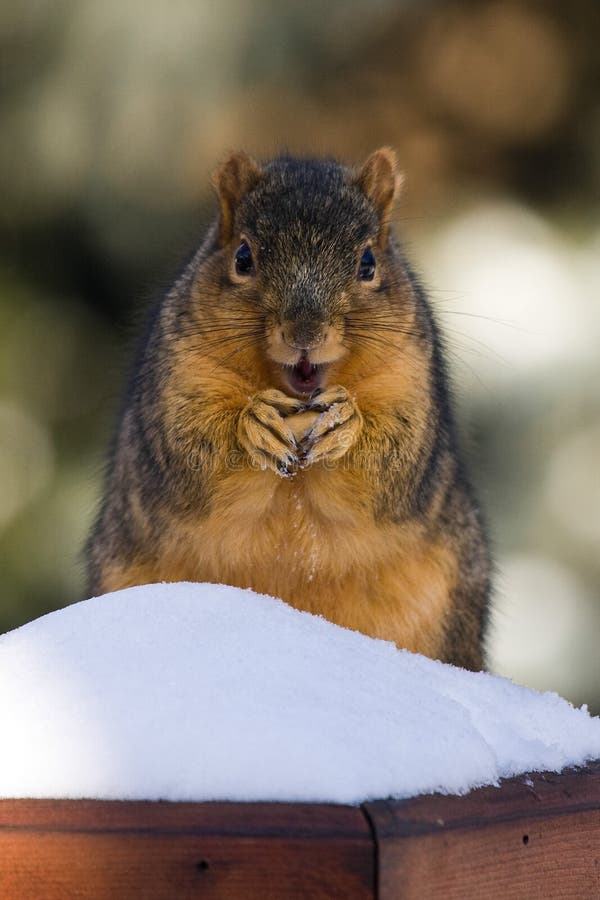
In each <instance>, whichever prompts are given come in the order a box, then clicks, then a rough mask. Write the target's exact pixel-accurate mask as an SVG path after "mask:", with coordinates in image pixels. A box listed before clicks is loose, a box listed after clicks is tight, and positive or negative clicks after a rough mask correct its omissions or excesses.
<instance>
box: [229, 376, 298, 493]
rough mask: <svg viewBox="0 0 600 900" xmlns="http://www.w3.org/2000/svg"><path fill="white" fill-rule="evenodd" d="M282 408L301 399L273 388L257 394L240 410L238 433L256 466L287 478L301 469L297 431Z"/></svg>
mask: <svg viewBox="0 0 600 900" xmlns="http://www.w3.org/2000/svg"><path fill="white" fill-rule="evenodd" d="M288 401H289V402H288ZM283 408H287V409H289V410H290V412H291V411H292V410H296V409H297V408H298V403H297V401H295V400H292V398H290V397H286V395H285V394H283V393H282V392H281V391H276V390H274V389H271V390H267V391H262V392H260V393H258V394H256V395H255V396H254V397H252V398H251V400H250V402H249V403H248V405H247V406H246V407H244V409H243V410H242V412H241V414H240V418H239V421H238V429H237V436H238V441H239V443H240V444H241V446H242V447H243V448H244V450H245V451H246V452H247V454H248V456H249V457H250V461H251V464H252V465H253V466H254V467H256V468H259V469H271V471H274V472H276V473H277V474H278V475H281V476H283V477H286V478H287V477H289V476H291V475H294V474H295V473H296V471H297V470H298V466H299V459H298V455H297V449H298V446H297V443H296V438H295V436H294V432H293V431H292V429H291V428H290V427H289V426H288V425H287V424H286V420H285V416H283V415H282V414H281V412H280V410H281V409H283Z"/></svg>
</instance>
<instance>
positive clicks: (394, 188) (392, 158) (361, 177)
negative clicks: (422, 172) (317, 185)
mask: <svg viewBox="0 0 600 900" xmlns="http://www.w3.org/2000/svg"><path fill="white" fill-rule="evenodd" d="M403 180H404V176H403V175H402V174H401V173H400V172H398V160H397V158H396V154H395V153H394V151H393V150H392V149H391V148H390V147H381V148H380V149H379V150H375V152H374V153H371V155H370V156H369V158H368V159H367V161H366V162H365V163H364V165H363V166H362V168H361V169H360V170H359V171H358V173H357V174H356V175H355V177H354V184H355V185H356V186H357V187H358V188H359V190H361V191H362V192H363V194H365V196H366V197H368V199H369V200H370V201H371V203H372V204H373V206H374V207H375V209H376V210H377V213H378V215H379V220H380V222H381V227H380V232H379V241H380V244H382V245H383V244H385V242H386V240H387V233H388V229H389V226H390V221H391V217H392V210H393V208H394V200H395V199H396V197H397V195H398V192H399V190H400V187H401V185H402V182H403Z"/></svg>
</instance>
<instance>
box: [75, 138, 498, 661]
mask: <svg viewBox="0 0 600 900" xmlns="http://www.w3.org/2000/svg"><path fill="white" fill-rule="evenodd" d="M400 181H401V179H400V176H399V175H398V172H397V164H396V159H395V156H394V154H393V152H392V151H391V150H389V149H387V148H383V149H381V150H378V151H376V152H375V153H373V154H372V155H371V156H370V157H369V158H368V159H367V161H366V162H365V164H364V165H363V166H362V167H360V168H359V169H358V170H351V169H347V168H345V167H344V166H341V165H339V164H337V163H335V162H331V161H317V160H302V159H293V158H289V157H283V158H280V159H275V160H272V161H271V162H268V163H266V164H264V165H260V164H258V163H256V162H255V161H254V160H252V159H250V157H248V156H247V155H246V154H244V153H236V154H233V155H232V156H231V157H230V158H229V159H228V160H226V161H225V163H224V164H223V165H222V166H221V167H220V168H219V169H218V170H217V172H216V173H215V177H214V184H215V186H216V189H217V193H218V198H219V204H220V209H219V215H218V219H217V220H216V221H215V223H214V224H213V225H212V227H211V228H210V230H209V232H208V235H207V237H206V239H205V241H204V243H203V244H202V246H201V247H200V249H199V250H198V252H197V253H196V255H195V257H194V258H193V259H192V261H191V262H190V263H189V265H188V267H187V269H186V270H185V272H184V274H183V275H182V276H181V278H180V279H179V280H178V281H177V282H176V283H175V284H174V286H173V287H172V288H171V290H170V291H169V292H168V293H167V294H166V295H165V297H164V298H162V300H161V301H160V303H159V304H158V306H157V308H156V309H155V310H153V312H152V318H151V320H150V323H149V328H148V330H147V334H146V336H145V340H144V343H143V345H142V346H141V348H140V351H139V353H138V357H137V359H136V362H135V369H134V377H133V378H132V379H131V381H130V387H129V392H128V394H127V397H126V401H125V404H124V406H123V410H122V414H121V417H120V420H119V424H118V428H117V434H116V437H115V441H114V443H113V449H112V453H111V457H110V460H109V465H108V470H107V475H106V481H105V489H104V496H103V501H102V505H101V508H100V511H99V514H98V518H97V521H96V524H95V527H94V529H93V532H92V535H91V537H90V540H89V542H88V546H87V563H88V573H89V592H90V594H92V593H94V594H98V593H102V592H106V591H111V590H116V589H118V588H122V587H127V586H129V585H133V584H144V583H149V582H160V581H183V580H192V581H209V582H223V583H228V584H233V585H238V586H240V587H251V588H254V589H255V590H256V591H260V592H264V593H267V594H272V595H274V596H277V597H281V598H282V599H283V600H285V601H287V602H288V603H290V604H292V605H293V606H296V607H297V608H298V609H303V610H307V611H309V612H313V613H318V614H320V615H323V616H325V617H326V618H328V619H330V620H331V621H333V622H337V623H338V624H340V625H344V626H347V627H349V628H354V629H357V630H360V631H363V632H365V633H366V634H369V635H372V636H374V637H380V638H386V639H388V640H391V641H395V642H396V643H397V644H398V645H399V646H402V647H407V648H408V649H410V650H413V651H417V652H421V653H425V654H426V655H429V656H432V657H437V658H439V659H442V660H445V661H447V662H452V663H455V664H457V665H461V666H465V667H468V668H472V669H477V668H480V667H482V665H483V664H484V638H485V630H486V623H487V614H488V606H489V592H490V560H489V553H488V546H487V541H486V537H485V534H484V529H483V526H482V522H481V514H480V511H479V507H478V505H477V503H476V501H475V499H474V497H473V492H472V489H471V487H470V484H469V481H468V478H467V476H466V474H465V467H464V463H463V461H462V457H461V455H460V452H459V449H458V446H457V439H456V433H455V426H454V419H453V412H452V402H451V397H450V391H449V387H448V378H447V374H446V356H447V351H446V350H445V346H444V344H443V342H442V340H441V337H440V334H439V331H438V327H437V324H436V321H435V318H434V315H433V312H432V308H431V305H430V303H429V301H428V299H427V296H426V294H425V292H424V290H423V288H422V287H421V285H420V283H419V281H418V279H417V278H416V276H415V275H414V273H413V272H412V270H411V268H410V266H409V265H408V263H407V261H406V259H405V258H404V255H403V253H402V251H401V249H400V247H399V245H398V243H397V241H396V239H395V237H394V236H393V234H392V229H391V220H392V213H393V205H394V201H395V198H396V196H397V194H398V190H399V186H400Z"/></svg>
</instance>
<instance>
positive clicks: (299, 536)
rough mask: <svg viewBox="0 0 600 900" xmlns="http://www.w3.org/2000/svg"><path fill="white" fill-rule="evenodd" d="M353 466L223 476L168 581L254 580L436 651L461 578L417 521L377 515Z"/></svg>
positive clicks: (176, 546) (187, 532)
mask: <svg viewBox="0 0 600 900" xmlns="http://www.w3.org/2000/svg"><path fill="white" fill-rule="evenodd" d="M370 501H371V498H370V496H369V494H368V493H367V488H366V485H365V483H363V482H362V480H361V478H360V476H359V475H357V474H356V473H355V472H352V471H346V470H344V469H343V467H342V468H340V469H339V470H333V471H331V470H329V471H328V470H326V469H321V470H317V469H313V470H310V471H308V472H301V473H299V474H298V475H297V476H296V477H294V478H289V479H281V478H279V477H277V476H276V475H273V474H272V473H269V472H256V471H250V470H245V471H243V472H239V473H233V474H232V475H230V476H228V477H227V478H226V479H223V480H222V481H221V483H220V484H219V486H218V488H217V489H216V491H215V494H214V495H213V504H212V510H213V511H212V512H211V513H210V514H209V515H208V517H207V518H205V519H204V520H202V521H201V522H198V523H189V522H188V524H187V525H186V526H184V530H178V531H176V532H174V533H173V534H172V535H170V536H169V538H168V539H167V543H166V546H165V551H166V553H167V556H168V557H169V561H168V564H167V566H166V568H167V569H168V570H169V572H170V574H169V576H168V580H184V579H189V580H196V581H212V582H223V583H227V584H234V585H238V586H240V587H252V588H253V589H254V590H257V591H261V592H264V593H269V594H272V595H274V596H278V597H281V598H282V599H284V600H286V601H287V602H288V603H291V604H292V605H293V606H296V607H297V608H299V609H303V610H306V611H308V612H313V613H317V614H321V615H323V616H325V617H326V618H328V619H330V620H331V621H334V622H337V623H338V624H340V625H344V626H346V627H350V628H355V629H357V630H360V631H363V632H364V633H367V634H371V635H373V636H376V637H383V638H386V639H389V640H393V641H396V643H398V644H399V645H400V646H405V647H409V648H410V649H412V650H415V651H419V652H424V653H429V654H430V655H431V654H433V655H435V653H436V651H437V647H438V644H439V641H440V639H441V634H442V630H443V619H444V614H445V611H446V608H447V606H448V603H449V602H450V600H449V598H450V592H451V588H452V585H453V582H454V578H455V562H454V559H453V556H452V553H451V552H449V550H448V548H446V547H444V546H442V545H437V544H434V543H432V542H431V541H429V540H428V539H427V538H426V537H425V536H424V535H423V534H422V533H421V532H420V529H419V527H418V526H416V525H415V524H409V525H404V526H401V525H395V524H393V523H378V522H377V521H375V519H374V517H373V513H372V508H371V502H370Z"/></svg>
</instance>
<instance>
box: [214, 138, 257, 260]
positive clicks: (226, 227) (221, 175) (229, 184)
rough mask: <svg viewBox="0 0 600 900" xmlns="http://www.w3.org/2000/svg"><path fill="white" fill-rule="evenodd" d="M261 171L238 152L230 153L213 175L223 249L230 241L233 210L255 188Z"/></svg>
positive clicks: (244, 155) (249, 157)
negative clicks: (219, 210) (219, 213)
mask: <svg viewBox="0 0 600 900" xmlns="http://www.w3.org/2000/svg"><path fill="white" fill-rule="evenodd" d="M261 175H262V169H261V168H260V166H259V165H258V163H256V162H255V161H254V160H253V159H252V157H251V156H248V154H247V153H244V152H243V151H239V152H238V153H232V154H231V156H229V157H228V158H227V159H226V160H225V162H224V163H222V164H221V165H220V166H219V168H218V169H217V170H216V171H215V173H214V174H213V178H212V181H213V184H214V186H215V188H216V189H217V194H218V195H219V203H220V204H221V218H220V222H219V244H220V245H221V247H224V246H225V244H227V243H228V242H229V241H230V240H231V236H232V233H233V219H234V216H235V210H236V207H237V205H238V204H239V202H240V200H241V199H242V197H243V196H244V195H245V194H247V193H248V192H249V191H251V190H252V188H253V187H256V185H257V184H258V182H259V180H260V178H261Z"/></svg>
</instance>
